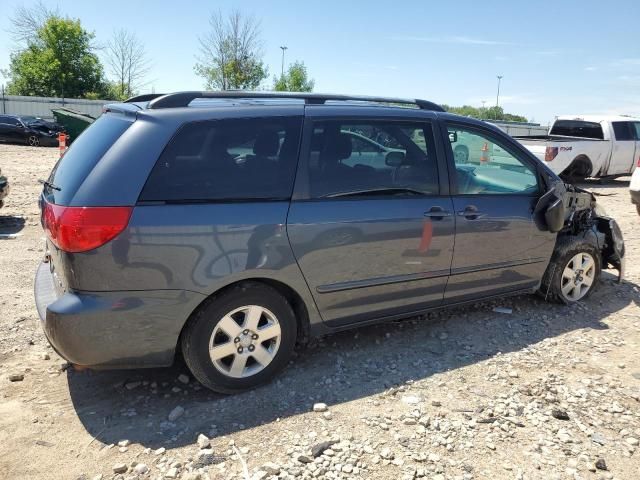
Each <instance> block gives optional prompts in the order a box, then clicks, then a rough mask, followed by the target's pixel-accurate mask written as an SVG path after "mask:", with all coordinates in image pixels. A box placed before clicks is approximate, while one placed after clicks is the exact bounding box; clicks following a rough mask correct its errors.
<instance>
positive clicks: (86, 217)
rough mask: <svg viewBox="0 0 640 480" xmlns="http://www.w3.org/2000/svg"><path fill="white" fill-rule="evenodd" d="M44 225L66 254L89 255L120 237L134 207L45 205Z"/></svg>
mask: <svg viewBox="0 0 640 480" xmlns="http://www.w3.org/2000/svg"><path fill="white" fill-rule="evenodd" d="M42 206H43V215H42V224H43V226H44V229H45V230H46V232H47V235H48V236H49V238H50V239H51V241H52V242H53V243H54V244H55V245H56V246H57V247H58V248H59V249H60V250H64V251H65V252H73V253H77V252H86V251H88V250H93V249H94V248H98V247H101V246H102V245H104V244H105V243H107V242H110V241H111V240H113V239H114V238H115V237H117V236H118V235H119V234H120V233H121V232H122V231H123V230H124V229H125V228H126V227H127V225H128V224H129V217H130V216H131V211H132V208H131V207H64V206H62V205H55V204H53V203H49V202H46V201H44V202H43V205H42Z"/></svg>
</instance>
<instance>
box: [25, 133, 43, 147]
mask: <svg viewBox="0 0 640 480" xmlns="http://www.w3.org/2000/svg"><path fill="white" fill-rule="evenodd" d="M27 142H28V143H29V146H31V147H39V146H40V139H39V138H38V137H37V136H36V135H29V138H28V139H27Z"/></svg>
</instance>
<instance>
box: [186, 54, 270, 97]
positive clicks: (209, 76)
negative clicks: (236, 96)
mask: <svg viewBox="0 0 640 480" xmlns="http://www.w3.org/2000/svg"><path fill="white" fill-rule="evenodd" d="M194 69H195V72H196V74H198V75H200V76H201V77H203V78H204V79H205V85H206V88H207V89H209V90H217V89H220V90H247V89H248V90H252V89H256V88H258V86H259V85H260V82H262V80H264V79H265V78H266V77H267V69H266V67H265V66H264V64H263V63H262V61H258V60H257V59H250V58H248V59H241V60H229V61H227V62H224V63H222V64H220V65H213V64H210V65H205V64H202V63H197V64H196V66H195V68H194Z"/></svg>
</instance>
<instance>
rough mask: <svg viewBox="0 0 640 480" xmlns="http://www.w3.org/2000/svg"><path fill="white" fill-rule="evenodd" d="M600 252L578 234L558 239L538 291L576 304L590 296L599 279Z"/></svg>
mask: <svg viewBox="0 0 640 480" xmlns="http://www.w3.org/2000/svg"><path fill="white" fill-rule="evenodd" d="M601 268H602V259H601V258H600V251H599V250H598V249H597V248H596V247H595V246H593V245H592V244H591V243H589V242H586V241H585V240H583V239H580V238H577V237H564V238H561V239H559V240H558V243H557V244H556V248H555V251H554V253H553V255H552V257H551V261H550V262H549V265H548V266H547V270H546V272H545V274H544V277H543V279H542V285H541V287H540V292H539V293H540V294H541V295H542V296H543V297H545V299H547V300H550V301H554V302H558V303H565V304H570V303H575V302H578V301H580V300H583V299H584V298H586V297H588V296H589V295H591V292H593V290H594V289H595V288H596V285H597V283H598V281H599V279H600V272H601Z"/></svg>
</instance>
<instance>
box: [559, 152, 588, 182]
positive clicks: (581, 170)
mask: <svg viewBox="0 0 640 480" xmlns="http://www.w3.org/2000/svg"><path fill="white" fill-rule="evenodd" d="M591 170H592V167H591V160H589V159H588V158H587V157H585V156H584V155H581V156H578V157H576V158H575V159H574V160H573V162H571V165H569V166H568V167H567V168H566V169H565V171H564V172H562V174H561V175H560V178H562V179H563V180H566V181H567V182H569V183H579V182H584V181H585V180H586V179H587V177H589V176H590V175H591Z"/></svg>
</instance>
